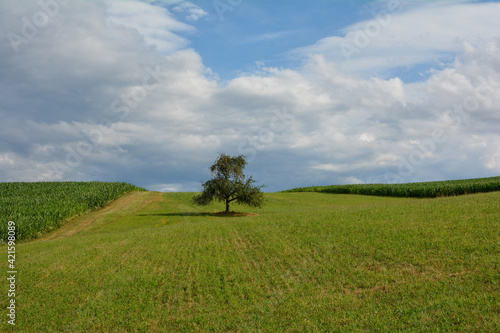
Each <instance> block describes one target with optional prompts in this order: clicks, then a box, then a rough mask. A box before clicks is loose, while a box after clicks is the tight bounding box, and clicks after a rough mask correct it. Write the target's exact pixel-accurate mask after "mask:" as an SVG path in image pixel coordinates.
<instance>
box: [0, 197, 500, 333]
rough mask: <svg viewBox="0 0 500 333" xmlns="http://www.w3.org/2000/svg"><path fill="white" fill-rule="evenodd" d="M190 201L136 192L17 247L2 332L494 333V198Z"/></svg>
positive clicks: (498, 252)
mask: <svg viewBox="0 0 500 333" xmlns="http://www.w3.org/2000/svg"><path fill="white" fill-rule="evenodd" d="M192 196H193V194H192V193H168V194H165V193H157V192H134V193H130V194H127V195H125V196H123V197H122V198H120V199H119V200H117V201H115V202H113V203H112V204H111V206H109V207H107V208H105V209H102V210H99V211H96V212H95V213H92V214H89V215H86V216H82V217H79V218H77V219H74V220H72V221H70V222H69V223H68V224H67V225H65V226H64V227H63V228H61V229H60V230H58V231H55V233H52V234H48V235H45V236H43V237H41V238H40V239H37V240H36V241H32V242H24V243H21V244H18V245H17V247H16V255H17V257H16V259H17V260H16V269H17V272H18V273H17V274H18V276H19V278H18V281H17V294H16V305H17V307H18V308H17V310H18V312H17V314H18V317H17V324H16V327H10V325H7V324H6V320H4V321H2V323H1V324H0V325H2V329H1V330H3V331H24V332H45V331H48V332H50V331H57V332H63V331H71V332H109V331H123V332H137V331H144V332H146V331H147V332H173V331H181V332H192V331H201V332H210V331H212V332H227V331H230V332H254V331H266V332H278V331H280V332H281V331H295V332H312V331H420V332H421V331H435V330H440V331H478V332H479V331H483V332H493V331H499V330H500V319H499V318H500V316H499V314H500V308H499V303H498V294H499V292H500V275H499V273H498V267H500V234H499V233H498V230H500V210H499V209H498V202H499V200H500V192H494V193H486V194H475V195H468V196H458V197H447V198H437V199H409V198H389V197H375V196H358V195H337V194H323V193H274V194H266V198H267V200H268V202H267V205H266V206H265V207H264V208H263V209H260V210H252V209H249V208H246V207H239V208H237V209H238V210H239V211H241V212H243V213H252V214H247V216H245V215H241V216H236V217H235V216H220V215H216V214H212V212H216V211H221V210H223V209H224V207H222V205H212V206H209V207H208V208H206V207H205V208H199V207H194V206H192V205H191V204H190V199H191V197H192ZM0 249H2V251H7V250H6V247H0ZM5 253H6V252H5ZM0 269H1V270H3V271H4V272H6V271H8V268H7V260H3V261H0ZM7 282H8V281H7ZM7 282H5V286H6V287H7ZM2 304H3V306H2V309H3V310H2V311H1V312H0V314H1V315H2V317H4V318H7V317H6V316H5V311H6V307H7V303H6V301H5V298H3V299H2Z"/></svg>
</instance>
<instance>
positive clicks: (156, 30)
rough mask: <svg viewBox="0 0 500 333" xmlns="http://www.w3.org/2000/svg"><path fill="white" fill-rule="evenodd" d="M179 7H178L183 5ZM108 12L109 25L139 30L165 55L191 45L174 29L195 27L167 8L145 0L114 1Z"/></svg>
mask: <svg viewBox="0 0 500 333" xmlns="http://www.w3.org/2000/svg"><path fill="white" fill-rule="evenodd" d="M181 5H182V4H181ZM181 5H179V6H181ZM179 6H177V7H175V8H180V7H179ZM195 7H196V6H195ZM190 8H191V7H190ZM190 10H191V11H192V10H194V9H193V8H191V9H190ZM108 15H109V16H108V19H107V22H108V23H109V24H113V25H117V26H126V27H129V28H132V29H135V30H137V32H139V33H140V34H141V35H142V36H144V38H145V41H146V43H147V44H149V45H153V46H155V47H156V49H157V50H158V51H159V52H160V53H163V54H169V53H172V52H175V51H177V50H180V49H182V48H184V47H186V46H187V45H189V41H188V40H187V39H186V38H184V37H181V36H179V35H178V34H176V33H175V32H192V31H193V30H194V28H193V27H192V26H190V25H188V24H185V23H182V22H179V21H178V20H176V19H175V18H174V17H173V15H172V14H170V12H169V11H168V9H166V8H163V7H160V6H155V5H151V4H147V3H142V2H136V1H118V0H115V1H111V2H110V3H109V5H108ZM191 15H196V14H191ZM198 15H201V14H198Z"/></svg>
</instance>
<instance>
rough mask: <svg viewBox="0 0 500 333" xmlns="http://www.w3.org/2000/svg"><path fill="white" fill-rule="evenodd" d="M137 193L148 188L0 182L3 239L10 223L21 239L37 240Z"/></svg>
mask: <svg viewBox="0 0 500 333" xmlns="http://www.w3.org/2000/svg"><path fill="white" fill-rule="evenodd" d="M137 190H145V189H141V188H138V187H136V186H134V185H131V184H127V183H104V182H35V183H0V239H2V240H5V239H6V238H7V222H8V221H14V222H15V223H16V238H17V239H18V240H21V239H30V238H36V237H38V236H40V235H41V234H42V233H43V232H46V231H50V230H53V229H55V228H58V227H59V226H61V224H62V223H63V222H64V220H66V219H68V218H70V217H72V216H75V215H79V214H82V213H86V212H89V211H91V210H94V209H97V208H100V207H103V206H104V205H106V204H107V203H108V202H110V201H112V200H114V199H116V198H118V197H120V196H121V195H123V194H125V193H127V192H131V191H137Z"/></svg>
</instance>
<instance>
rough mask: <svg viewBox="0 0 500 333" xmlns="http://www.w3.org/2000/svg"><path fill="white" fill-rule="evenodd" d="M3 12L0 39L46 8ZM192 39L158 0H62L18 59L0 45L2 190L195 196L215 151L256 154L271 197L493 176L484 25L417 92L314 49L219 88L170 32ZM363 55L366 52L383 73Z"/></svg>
mask: <svg viewBox="0 0 500 333" xmlns="http://www.w3.org/2000/svg"><path fill="white" fill-rule="evenodd" d="M163 5H164V3H163ZM492 5H493V4H485V5H477V7H476V6H471V7H464V6H465V5H458V6H451V7H446V6H445V7H439V8H437V9H436V8H434V9H433V10H435V11H438V13H434V14H432V15H431V18H433V17H438V16H439V15H440V16H442V17H444V16H447V15H444V13H446V14H448V13H451V14H450V16H453V17H455V16H456V15H458V14H459V13H461V14H463V15H465V13H466V12H465V9H468V11H467V13H470V15H465V16H464V17H463V18H462V19H461V20H462V21H461V22H462V24H463V22H464V19H469V18H470V24H473V23H474V24H475V23H478V24H479V23H480V22H478V21H477V17H478V15H479V14H477V13H478V11H480V10H481V12H482V13H484V14H485V16H484V18H483V23H484V22H486V23H488V24H489V23H492V22H490V21H488V20H489V17H490V16H489V12H490V11H492V7H490V6H492ZM1 6H2V10H1V12H2V14H1V15H2V17H1V18H0V25H1V31H13V32H15V33H17V34H20V35H22V31H21V29H22V21H20V20H13V19H11V18H9V17H11V16H12V15H14V14H15V15H17V16H16V17H23V16H26V17H30V18H31V17H32V16H33V13H36V12H37V11H40V8H39V7H38V5H36V4H30V5H25V3H24V2H23V3H20V2H14V1H7V2H3V3H2V5H1ZM174 6H175V5H174ZM449 11H451V12H449ZM427 14H429V12H428V11H427V9H425V8H424V9H414V10H411V11H403V12H401V13H398V14H394V15H393V17H392V24H391V25H390V26H388V27H387V29H389V30H390V31H391V33H389V32H384V34H383V36H382V35H381V37H380V38H381V40H380V41H375V40H374V41H373V45H374V47H375V46H376V47H375V48H376V49H377V50H378V51H377V52H380V55H381V56H382V55H383V54H387V52H389V50H392V49H391V48H389V44H390V43H389V40H390V36H392V35H391V34H395V35H394V37H391V38H393V40H394V41H403V40H406V39H408V38H409V40H412V37H411V36H413V34H414V33H417V32H412V34H411V36H410V37H408V36H405V34H404V33H399V32H397V30H398V29H397V28H396V27H397V26H398V24H399V22H400V20H402V19H403V18H404V19H405V20H407V21H406V22H408V24H412V25H414V26H415V27H418V26H419V25H418V24H417V23H416V22H418V21H419V20H418V19H417V18H418V17H420V18H423V17H424V16H425V15H427ZM148 15H151V19H150V20H146V17H147V16H148ZM446 20H448V19H446ZM452 21H453V20H451V19H450V21H449V24H452ZM430 22H434V21H432V20H431V21H430ZM467 22H469V21H467ZM486 23H485V24H486ZM492 24H493V23H492ZM495 24H496V23H495ZM192 29H194V28H193V27H191V26H188V25H186V24H185V23H182V22H180V21H178V20H176V19H175V18H174V17H173V16H172V15H171V13H170V12H169V10H168V9H166V8H164V7H163V6H159V5H157V4H155V3H154V2H151V3H142V2H128V3H120V4H118V3H116V2H112V3H91V2H79V3H75V4H73V3H72V4H71V5H70V4H68V5H65V6H63V5H61V6H60V8H59V10H58V14H57V15H55V16H54V17H52V18H51V19H50V22H48V23H47V24H46V25H45V26H43V27H41V28H39V29H38V31H37V33H36V36H34V37H33V38H30V39H28V41H27V42H26V43H22V44H21V45H19V49H18V52H15V50H14V49H13V48H12V46H11V43H10V41H9V39H7V38H4V39H2V40H1V41H0V44H1V45H0V57H1V58H2V59H3V61H2V62H1V63H0V73H2V75H1V76H0V101H1V102H0V116H1V119H2V122H1V123H0V170H1V173H0V181H35V180H91V179H94V180H112V181H128V182H133V183H135V184H137V185H140V186H147V187H149V188H150V189H155V190H164V191H174V190H175V191H186V190H187V191H193V190H199V189H200V181H202V180H205V179H206V178H207V177H208V166H209V165H210V164H211V163H212V162H213V160H214V159H215V157H216V154H217V152H227V153H230V154H246V155H247V156H249V157H250V160H251V163H250V164H249V166H248V172H249V173H250V174H253V175H254V178H255V179H257V180H258V181H260V182H261V183H264V184H267V185H268V188H267V190H269V191H274V190H281V189H286V188H290V187H295V186H306V185H314V184H317V185H319V184H334V183H360V182H396V181H420V180H435V179H446V178H463V177H475V176H490V175H496V174H498V173H499V172H500V162H499V161H500V158H499V156H500V150H499V149H500V148H499V147H500V137H499V135H498V128H499V125H500V114H499V110H500V94H499V93H498V91H499V89H500V62H499V58H498V53H499V48H500V39H499V38H498V37H497V36H495V35H494V32H492V31H495V29H493V28H491V27H490V31H486V30H483V28H481V27H479V28H478V30H475V31H476V32H477V34H478V36H479V35H480V37H481V38H472V37H473V36H472V34H471V33H470V31H469V30H467V29H462V28H457V30H456V31H455V34H457V36H458V40H460V43H458V44H456V45H455V44H454V43H453V42H450V43H448V44H446V45H448V46H447V47H445V48H444V49H443V50H445V51H446V52H448V51H450V50H451V51H453V53H456V54H457V55H456V56H453V61H451V62H449V63H448V64H447V66H445V67H444V68H438V69H435V70H433V71H430V72H429V74H428V77H427V78H426V79H425V80H422V81H419V82H414V83H405V82H404V81H403V80H401V79H400V78H397V77H389V78H382V77H376V76H375V77H367V76H365V75H359V73H356V72H355V71H351V70H349V69H346V67H345V64H344V62H343V60H338V59H336V58H335V57H332V53H331V52H329V51H328V50H329V48H326V49H321V48H318V47H317V45H320V44H321V43H325V41H323V42H321V41H320V42H318V43H317V44H316V46H314V47H311V48H309V49H308V51H307V53H308V54H309V56H308V57H307V58H305V60H304V65H303V66H302V67H301V68H298V69H294V70H292V69H287V68H272V67H262V68H260V69H259V72H258V73H254V74H249V75H246V76H242V77H238V78H235V79H233V80H230V81H229V82H228V83H227V84H225V85H222V84H220V82H219V81H218V80H217V79H216V78H215V76H214V75H213V73H211V71H210V69H209V68H207V67H206V66H205V65H204V63H203V58H202V56H201V55H200V54H198V53H197V52H196V51H194V50H192V49H189V48H187V45H188V42H187V41H186V40H182V38H184V37H179V39H175V38H174V39H172V38H170V37H169V36H171V34H176V33H179V32H188V33H189V32H191V31H192ZM356 29H358V28H353V27H349V28H347V29H346V31H358V30H359V29H358V30H356ZM391 29H392V30H391ZM405 29H406V31H410V30H411V27H409V26H408V27H405ZM450 29H451V28H450ZM428 30H429V31H432V32H433V33H436V34H437V37H432V38H436V41H434V40H432V39H430V40H428V41H427V42H426V41H419V42H415V43H414V44H413V45H410V46H409V48H410V49H413V50H414V51H415V54H417V55H422V56H426V54H427V52H428V51H429V50H430V51H429V52H431V53H432V52H434V51H433V50H435V53H436V54H439V53H440V52H441V51H440V48H439V47H438V46H437V44H439V43H438V41H444V40H447V39H451V38H452V37H451V36H452V33H451V32H447V31H448V28H447V29H445V30H446V31H445V32H441V26H439V27H434V28H431V27H428ZM466 30H467V31H466ZM155 31H160V33H159V35H154V33H155ZM450 31H451V30H450ZM496 31H499V30H498V29H497V30H496ZM347 34H349V32H348V33H347ZM443 36H445V37H443ZM384 40H385V41H384ZM384 43H387V45H385V44H384ZM151 44H154V45H155V46H156V48H152V47H151ZM332 45H333V44H332ZM396 45H398V44H397V43H396ZM450 45H451V46H450ZM329 47H331V45H330V46H329ZM403 49H404V47H401V48H398V47H396V52H403ZM365 51H366V53H363V54H360V56H362V57H364V58H365V59H366V60H367V63H368V64H375V65H373V66H375V67H377V66H379V65H378V63H377V62H370V61H369V58H370V57H373V55H374V53H373V52H372V51H370V50H369V49H368V48H366V50H365ZM365 51H363V52H365ZM301 52H305V49H304V50H301ZM305 53H306V52H305ZM403 54H404V58H405V59H407V58H408V57H407V54H406V53H403ZM410 58H411V57H410ZM428 60H429V59H428V58H426V59H424V60H423V61H428ZM352 61H353V62H356V61H360V63H361V60H357V59H355V58H353V60H352ZM405 61H406V63H407V64H413V63H414V60H412V59H410V60H405ZM419 61H420V60H419ZM370 66H371V65H370ZM384 66H386V65H384ZM384 66H382V67H384ZM375 67H373V68H375ZM387 67H388V68H389V67H390V66H389V65H387Z"/></svg>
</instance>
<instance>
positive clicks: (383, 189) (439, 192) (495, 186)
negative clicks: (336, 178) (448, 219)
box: [284, 177, 500, 198]
mask: <svg viewBox="0 0 500 333" xmlns="http://www.w3.org/2000/svg"><path fill="white" fill-rule="evenodd" d="M493 191H500V177H490V178H476V179H464V180H450V181H438V182H425V183H407V184H356V185H332V186H310V187H301V188H295V189H292V190H288V191H284V192H323V193H335V194H364V195H377V196H389V197H408V198H436V197H447V196H455V195H463V194H473V193H482V192H493Z"/></svg>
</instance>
